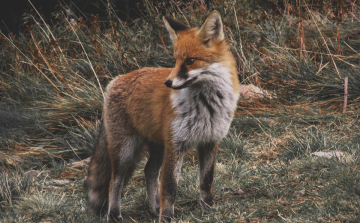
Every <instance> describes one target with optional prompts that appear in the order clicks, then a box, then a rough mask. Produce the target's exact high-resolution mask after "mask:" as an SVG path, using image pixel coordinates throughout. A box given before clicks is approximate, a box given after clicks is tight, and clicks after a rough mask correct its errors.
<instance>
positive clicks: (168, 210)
mask: <svg viewBox="0 0 360 223" xmlns="http://www.w3.org/2000/svg"><path fill="white" fill-rule="evenodd" d="M164 23H165V27H166V29H167V31H168V32H169V34H170V39H171V40H172V43H173V47H174V58H175V61H176V62H175V67H174V68H172V69H169V68H143V69H140V70H136V71H133V72H131V73H129V74H126V75H120V76H118V77H116V78H115V79H114V80H112V81H111V82H110V83H109V85H108V87H107V90H106V97H105V103H104V115H103V126H102V128H101V132H100V138H99V143H98V144H97V147H96V150H95V155H94V157H93V159H92V161H91V163H90V168H89V174H88V177H87V179H86V181H85V184H86V187H87V190H88V196H89V203H90V206H91V208H92V209H93V210H95V211H96V212H99V210H101V209H102V207H107V212H108V221H117V220H119V219H121V218H122V215H121V212H120V199H121V190H122V188H123V186H124V185H126V182H127V181H128V179H129V178H130V176H131V173H132V171H133V169H134V167H135V164H136V160H137V158H138V154H140V151H141V150H142V149H143V148H144V147H147V148H148V151H149V160H148V162H147V164H146V167H145V178H146V184H147V193H148V199H149V202H150V205H151V208H152V210H153V211H154V212H155V213H158V214H160V219H163V218H172V217H173V215H174V201H175V195H176V187H177V183H178V179H179V174H180V170H181V165H182V160H183V156H184V154H185V152H186V151H187V150H188V149H190V148H193V147H195V148H197V150H198V152H199V161H200V199H201V200H202V201H203V202H205V203H207V204H208V205H212V204H213V202H214V201H213V195H212V183H213V173H214V165H215V160H216V159H215V157H216V151H217V148H218V142H219V141H220V140H221V139H222V138H223V137H224V136H225V135H226V134H227V132H228V129H229V127H230V124H231V121H232V119H233V116H234V112H235V109H236V102H237V100H238V97H239V81H238V77H237V72H236V62H235V59H234V57H233V55H232V53H231V51H230V49H229V46H228V44H227V43H226V41H225V38H224V33H223V23H222V21H221V17H220V14H219V13H218V12H217V11H214V12H212V13H211V14H210V15H209V16H208V18H207V19H206V20H205V22H204V23H203V25H202V26H201V28H190V27H188V26H186V25H183V24H181V23H178V22H176V21H173V20H171V19H169V18H165V17H164ZM100 168H102V169H101V170H100ZM160 168H162V170H161V172H162V174H161V186H160V187H159V182H158V178H159V172H160ZM102 172H104V173H103V174H102ZM104 195H105V196H104Z"/></svg>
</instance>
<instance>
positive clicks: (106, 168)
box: [84, 122, 111, 215]
mask: <svg viewBox="0 0 360 223" xmlns="http://www.w3.org/2000/svg"><path fill="white" fill-rule="evenodd" d="M110 179H111V165H110V159H109V154H108V152H107V140H106V132H105V126H104V123H103V122H102V123H101V127H100V135H99V139H98V142H97V144H96V147H95V153H94V155H93V157H92V159H91V161H90V165H89V171H88V176H87V177H86V179H85V182H84V188H85V191H86V193H87V196H88V203H89V208H90V209H91V210H92V211H93V212H94V213H95V214H97V215H101V214H103V213H105V212H106V210H107V205H108V195H109V184H110Z"/></svg>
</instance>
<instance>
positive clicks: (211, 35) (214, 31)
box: [199, 10, 224, 46]
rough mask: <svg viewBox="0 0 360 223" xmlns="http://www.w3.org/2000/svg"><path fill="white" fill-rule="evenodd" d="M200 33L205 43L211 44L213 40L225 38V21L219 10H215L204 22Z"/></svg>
mask: <svg viewBox="0 0 360 223" xmlns="http://www.w3.org/2000/svg"><path fill="white" fill-rule="evenodd" d="M199 35H200V37H201V38H202V39H203V41H204V44H205V45H208V46H211V41H216V42H221V41H223V40H224V30H223V23H222V21H221V16H220V13H219V12H218V11H216V10H215V11H213V12H211V13H210V15H209V16H208V17H207V18H206V20H205V22H204V23H203V24H202V26H201V28H200V30H199Z"/></svg>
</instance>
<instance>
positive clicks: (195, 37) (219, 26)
mask: <svg viewBox="0 0 360 223" xmlns="http://www.w3.org/2000/svg"><path fill="white" fill-rule="evenodd" d="M163 20H164V23H165V27H166V29H167V31H168V32H169V35H170V39H171V40H172V43H173V46H174V58H175V60H176V62H175V67H174V69H173V70H172V72H171V73H170V75H169V77H168V78H167V79H166V81H165V85H166V86H167V87H169V88H173V89H182V88H186V87H189V86H191V85H193V84H195V83H198V82H201V81H206V76H205V75H202V74H204V72H206V69H209V67H210V66H211V65H214V64H218V65H222V66H221V67H225V68H229V70H231V69H233V68H234V69H236V62H235V59H234V57H233V55H232V53H231V51H230V49H229V47H228V45H227V43H226V41H225V39H224V31H223V23H222V21H221V16H220V13H219V12H218V11H213V12H212V13H210V14H209V16H208V17H207V19H206V20H205V22H204V23H203V24H202V26H201V27H200V28H190V27H189V26H186V25H183V24H181V23H179V22H176V21H174V20H172V19H170V18H167V17H163Z"/></svg>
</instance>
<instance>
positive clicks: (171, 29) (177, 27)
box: [163, 16, 190, 43]
mask: <svg viewBox="0 0 360 223" xmlns="http://www.w3.org/2000/svg"><path fill="white" fill-rule="evenodd" d="M163 20H164V23H165V27H166V29H167V31H168V33H169V35H170V39H171V40H172V42H173V43H174V42H175V41H176V39H177V32H179V31H184V30H188V29H190V27H189V26H187V25H184V24H182V23H180V22H176V21H174V20H172V19H170V18H169V17H165V16H164V17H163Z"/></svg>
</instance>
